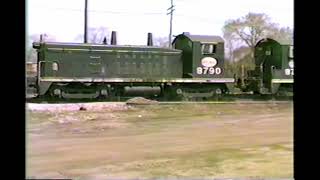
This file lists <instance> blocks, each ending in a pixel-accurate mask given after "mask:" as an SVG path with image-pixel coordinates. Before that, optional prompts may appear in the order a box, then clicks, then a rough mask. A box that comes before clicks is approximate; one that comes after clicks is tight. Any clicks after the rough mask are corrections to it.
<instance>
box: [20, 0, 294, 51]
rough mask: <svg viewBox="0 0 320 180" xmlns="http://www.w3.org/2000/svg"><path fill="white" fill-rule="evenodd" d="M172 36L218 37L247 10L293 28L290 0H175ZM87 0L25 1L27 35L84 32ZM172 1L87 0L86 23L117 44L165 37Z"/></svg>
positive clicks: (70, 38)
mask: <svg viewBox="0 0 320 180" xmlns="http://www.w3.org/2000/svg"><path fill="white" fill-rule="evenodd" d="M173 1H174V5H175V11H174V14H173V35H178V34H180V33H182V32H190V33H191V34H200V35H221V36H222V27H223V25H224V22H225V21H226V20H229V19H236V18H239V17H242V16H244V15H246V14H247V13H249V12H254V13H265V14H267V15H269V16H270V17H271V20H272V22H274V23H278V24H279V25H280V26H289V27H291V28H293V16H294V12H293V0H173ZM84 2H85V0H27V11H26V12H27V15H26V22H27V29H26V30H27V36H29V35H32V34H41V33H46V34H49V35H53V36H54V37H55V38H56V40H57V41H61V42H76V41H75V38H76V37H77V36H78V35H79V34H83V33H84ZM168 7H170V0H88V10H89V13H88V26H89V27H101V26H103V27H108V28H109V30H110V31H112V30H115V31H117V32H118V34H117V40H118V44H131V45H139V44H146V39H147V33H148V32H152V33H153V36H154V37H167V36H168V34H169V20H170V16H169V15H166V14H167V9H168Z"/></svg>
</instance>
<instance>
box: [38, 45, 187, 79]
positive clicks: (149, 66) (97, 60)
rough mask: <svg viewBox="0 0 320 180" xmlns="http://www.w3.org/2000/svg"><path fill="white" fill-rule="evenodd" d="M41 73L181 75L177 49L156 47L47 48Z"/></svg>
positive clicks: (46, 74) (72, 76)
mask: <svg viewBox="0 0 320 180" xmlns="http://www.w3.org/2000/svg"><path fill="white" fill-rule="evenodd" d="M43 57H44V58H43V59H42V60H41V61H42V63H41V67H42V68H41V73H42V74H41V76H42V77H59V78H146V79H152V78H181V77H182V60H181V52H180V51H177V50H168V51H163V50H162V51H160V50H158V49H156V48H153V49H146V48H140V47H135V48H132V47H131V48H130V49H127V50H123V48H122V49H120V48H119V49H117V48H115V47H113V48H110V47H105V48H104V49H101V48H100V49H84V50H79V49H72V48H71V47H67V46H65V45H64V46H63V48H61V47H55V48H47V49H46V52H45V53H44V55H43Z"/></svg>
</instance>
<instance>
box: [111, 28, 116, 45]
mask: <svg viewBox="0 0 320 180" xmlns="http://www.w3.org/2000/svg"><path fill="white" fill-rule="evenodd" d="M111 45H117V32H116V31H112V33H111Z"/></svg>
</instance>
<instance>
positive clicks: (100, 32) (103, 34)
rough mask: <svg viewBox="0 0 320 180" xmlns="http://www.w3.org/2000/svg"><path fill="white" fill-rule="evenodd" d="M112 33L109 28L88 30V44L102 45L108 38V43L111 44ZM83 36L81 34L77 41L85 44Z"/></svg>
mask: <svg viewBox="0 0 320 180" xmlns="http://www.w3.org/2000/svg"><path fill="white" fill-rule="evenodd" d="M110 34H111V33H110V31H109V29H108V28H107V27H99V28H95V27H93V28H88V43H98V44H101V43H102V42H103V40H104V38H106V42H107V43H108V42H110ZM83 38H84V37H83V34H79V35H78V36H77V37H76V38H75V40H76V41H81V42H83V40H84V39H83Z"/></svg>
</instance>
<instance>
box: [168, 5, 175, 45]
mask: <svg viewBox="0 0 320 180" xmlns="http://www.w3.org/2000/svg"><path fill="white" fill-rule="evenodd" d="M173 7H174V5H173V0H171V6H170V7H169V8H168V9H167V11H170V12H168V13H167V15H168V14H170V33H169V47H170V48H171V47H172V45H171V38H172V15H173V11H174V9H173Z"/></svg>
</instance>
